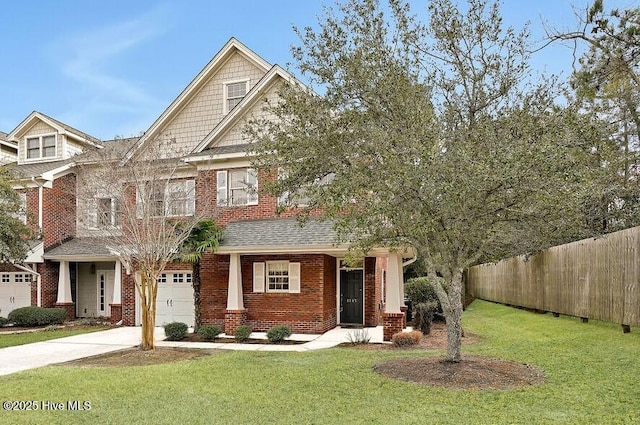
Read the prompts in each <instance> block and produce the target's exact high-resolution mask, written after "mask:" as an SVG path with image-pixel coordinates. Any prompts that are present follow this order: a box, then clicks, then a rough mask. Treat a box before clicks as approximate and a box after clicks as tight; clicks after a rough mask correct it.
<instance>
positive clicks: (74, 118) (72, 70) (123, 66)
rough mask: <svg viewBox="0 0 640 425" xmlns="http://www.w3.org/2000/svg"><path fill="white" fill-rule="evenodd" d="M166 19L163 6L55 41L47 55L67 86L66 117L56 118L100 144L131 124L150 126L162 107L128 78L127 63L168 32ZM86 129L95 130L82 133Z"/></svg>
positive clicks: (167, 11)
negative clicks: (66, 80)
mask: <svg viewBox="0 0 640 425" xmlns="http://www.w3.org/2000/svg"><path fill="white" fill-rule="evenodd" d="M170 16H171V13H170V10H169V9H168V8H167V7H166V6H159V7H156V8H154V9H152V10H150V11H148V12H146V13H144V14H142V15H140V16H137V17H134V18H130V19H127V20H126V21H123V22H117V23H113V24H111V25H108V26H105V27H101V28H91V29H89V30H85V31H83V32H82V33H75V34H73V35H72V36H70V37H65V38H62V39H58V40H54V41H53V42H52V44H51V46H50V47H51V52H52V53H53V54H54V55H55V62H56V63H57V65H58V67H59V70H60V72H61V73H62V74H63V75H64V76H66V77H67V78H68V79H69V80H70V81H69V82H68V84H65V93H64V94H63V97H64V98H65V99H62V100H64V101H65V102H69V103H67V104H66V105H64V106H62V107H61V110H62V111H64V112H62V113H61V116H59V117H58V118H59V119H61V120H63V121H64V120H68V121H69V123H75V124H76V125H77V126H79V127H80V129H81V130H84V131H87V132H89V133H91V132H92V131H93V132H94V133H96V134H94V135H96V136H98V137H103V138H110V137H112V136H113V135H114V134H115V133H117V132H120V131H122V130H123V129H125V128H127V129H129V128H131V126H132V124H133V123H136V124H138V123H140V122H146V123H149V120H150V119H151V118H152V117H151V116H152V115H155V114H156V113H157V110H158V109H159V108H160V107H161V106H162V103H163V102H161V101H160V100H159V99H158V98H157V97H155V96H154V95H153V93H150V92H149V91H148V90H147V89H146V87H145V86H144V83H143V82H142V81H136V80H135V79H134V78H133V77H132V73H130V72H128V71H130V70H131V68H132V67H134V66H135V65H134V64H129V63H127V61H129V62H130V60H131V58H132V57H135V53H136V49H139V48H140V47H141V46H143V45H145V44H146V45H147V46H146V47H147V48H149V45H150V44H152V42H153V40H154V39H156V38H158V37H159V36H161V35H162V34H163V33H165V32H167V30H168V28H169V27H170V25H169V24H170V22H171V21H170ZM123 119H125V120H126V119H129V120H130V122H123V121H122V120H123ZM89 124H90V125H91V127H94V128H82V126H83V125H89ZM147 125H148V124H147ZM144 130H146V128H139V129H137V131H144ZM98 133H103V134H98Z"/></svg>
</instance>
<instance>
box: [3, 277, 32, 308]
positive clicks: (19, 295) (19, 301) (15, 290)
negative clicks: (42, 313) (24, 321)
mask: <svg viewBox="0 0 640 425" xmlns="http://www.w3.org/2000/svg"><path fill="white" fill-rule="evenodd" d="M30 305H31V275H30V274H28V273H1V274H0V316H2V317H5V318H6V317H7V316H8V315H9V313H11V311H13V310H15V309H16V308H20V307H27V306H30Z"/></svg>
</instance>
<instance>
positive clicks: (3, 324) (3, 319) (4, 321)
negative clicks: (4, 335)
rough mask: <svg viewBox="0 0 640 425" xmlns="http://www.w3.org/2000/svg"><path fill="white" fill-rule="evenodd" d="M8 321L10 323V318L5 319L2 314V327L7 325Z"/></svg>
mask: <svg viewBox="0 0 640 425" xmlns="http://www.w3.org/2000/svg"><path fill="white" fill-rule="evenodd" d="M7 323H9V320H8V319H5V318H4V317H2V316H0V328H1V327H3V326H5V325H6V324H7Z"/></svg>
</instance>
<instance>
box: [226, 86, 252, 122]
mask: <svg viewBox="0 0 640 425" xmlns="http://www.w3.org/2000/svg"><path fill="white" fill-rule="evenodd" d="M248 87H249V80H244V81H233V82H228V83H224V113H225V114H228V113H229V112H230V111H231V110H232V109H233V108H235V107H236V105H237V104H238V103H240V102H241V101H242V99H243V98H244V96H245V95H246V94H247V91H248Z"/></svg>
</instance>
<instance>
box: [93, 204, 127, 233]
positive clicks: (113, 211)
mask: <svg viewBox="0 0 640 425" xmlns="http://www.w3.org/2000/svg"><path fill="white" fill-rule="evenodd" d="M101 199H108V200H109V201H110V212H111V215H110V218H111V220H110V221H111V223H109V224H106V225H102V224H100V219H99V218H100V209H99V205H98V202H99V200H101ZM93 202H94V205H95V208H91V209H90V210H89V211H88V214H90V215H91V218H90V223H91V228H92V229H110V228H113V229H119V228H121V227H122V223H120V224H117V220H116V215H117V213H118V211H117V208H116V204H117V199H115V198H111V197H109V196H97V197H95V198H94V200H93Z"/></svg>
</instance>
